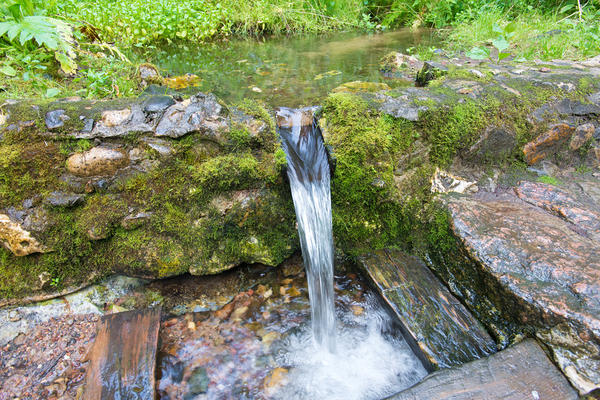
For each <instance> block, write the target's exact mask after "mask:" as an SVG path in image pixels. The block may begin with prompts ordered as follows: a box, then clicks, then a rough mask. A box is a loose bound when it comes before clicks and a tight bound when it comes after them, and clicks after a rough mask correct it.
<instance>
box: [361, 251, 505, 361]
mask: <svg viewBox="0 0 600 400" xmlns="http://www.w3.org/2000/svg"><path fill="white" fill-rule="evenodd" d="M360 264H361V265H362V267H363V268H364V270H365V271H366V272H367V274H368V276H369V277H370V278H371V280H372V281H373V283H374V284H375V286H376V287H377V289H378V291H379V293H380V294H381V296H382V297H383V299H384V300H385V301H386V302H387V303H388V304H389V305H390V307H391V308H392V310H393V311H394V312H395V313H396V315H397V316H398V318H399V319H400V321H401V322H402V324H403V326H404V328H405V329H406V330H407V331H408V333H409V334H410V335H411V336H412V338H413V339H414V340H415V341H416V344H417V346H418V347H419V348H420V349H421V351H422V352H423V353H424V355H425V357H426V358H427V359H428V361H429V362H430V363H431V365H432V366H433V367H435V368H448V367H452V366H455V365H460V364H463V363H465V362H468V361H472V360H475V359H478V358H480V357H483V356H487V355H489V354H491V353H493V352H495V351H496V343H495V342H494V340H493V339H492V338H491V337H490V335H489V334H488V333H487V332H486V331H485V329H484V328H483V326H482V325H481V324H480V323H479V322H478V321H477V320H476V319H475V318H474V317H473V316H472V315H471V313H470V312H469V311H468V310H467V309H466V307H465V306H463V305H462V304H461V303H460V302H459V301H458V300H457V299H456V298H455V297H454V296H453V295H452V294H451V293H450V292H449V290H448V289H447V288H446V287H445V286H444V285H443V284H442V283H441V282H440V281H439V280H438V279H437V278H436V277H435V275H433V273H432V272H431V271H430V270H429V268H427V266H426V265H425V264H424V263H423V262H422V261H421V260H419V259H417V258H415V257H412V256H409V255H407V254H405V253H402V252H400V251H396V250H380V251H378V252H376V253H373V254H369V255H367V256H363V257H360Z"/></svg>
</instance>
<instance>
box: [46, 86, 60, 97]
mask: <svg viewBox="0 0 600 400" xmlns="http://www.w3.org/2000/svg"><path fill="white" fill-rule="evenodd" d="M59 94H60V89H57V88H49V89H47V90H46V97H47V98H49V99H50V98H52V97H56V96H58V95H59Z"/></svg>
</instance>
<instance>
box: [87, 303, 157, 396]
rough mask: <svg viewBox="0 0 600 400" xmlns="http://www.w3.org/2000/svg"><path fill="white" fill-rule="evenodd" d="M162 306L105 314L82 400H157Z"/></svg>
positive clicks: (99, 327)
mask: <svg viewBox="0 0 600 400" xmlns="http://www.w3.org/2000/svg"><path fill="white" fill-rule="evenodd" d="M160 312H161V310H160V308H154V309H144V310H134V311H127V312H122V313H116V314H110V315H105V316H104V317H102V319H101V320H100V322H99V323H98V333H97V335H96V340H95V342H94V344H93V346H92V348H91V349H90V352H89V353H88V355H87V357H86V358H87V360H89V362H90V364H89V365H88V368H87V374H86V378H85V387H84V392H83V396H82V398H83V399H86V400H101V399H135V400H154V398H155V387H154V386H155V379H154V374H155V367H156V352H157V346H158V329H159V326H160Z"/></svg>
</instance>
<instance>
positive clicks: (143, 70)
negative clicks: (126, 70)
mask: <svg viewBox="0 0 600 400" xmlns="http://www.w3.org/2000/svg"><path fill="white" fill-rule="evenodd" d="M138 77H139V79H140V80H141V81H142V83H143V85H147V84H149V83H155V84H156V83H158V84H161V83H162V82H163V79H162V77H161V76H160V72H159V71H158V68H156V67H155V66H154V65H152V64H149V63H144V64H140V65H139V66H138Z"/></svg>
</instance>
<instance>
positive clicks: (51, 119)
mask: <svg viewBox="0 0 600 400" xmlns="http://www.w3.org/2000/svg"><path fill="white" fill-rule="evenodd" d="M69 119H70V118H69V116H68V115H67V114H65V110H54V111H49V112H47V113H46V117H45V118H44V122H45V123H46V128H48V129H50V130H52V129H56V128H60V127H62V126H63V125H64V124H65V121H67V120H69Z"/></svg>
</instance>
